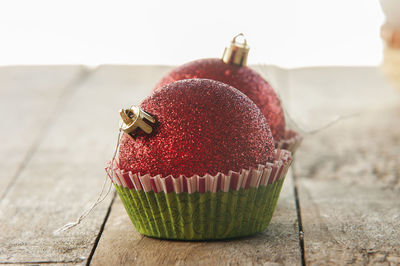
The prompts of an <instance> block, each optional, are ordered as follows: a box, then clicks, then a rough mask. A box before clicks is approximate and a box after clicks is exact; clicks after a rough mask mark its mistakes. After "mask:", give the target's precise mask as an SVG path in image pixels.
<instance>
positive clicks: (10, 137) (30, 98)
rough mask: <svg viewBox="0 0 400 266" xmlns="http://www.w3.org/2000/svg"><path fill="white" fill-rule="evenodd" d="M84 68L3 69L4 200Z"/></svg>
mask: <svg viewBox="0 0 400 266" xmlns="http://www.w3.org/2000/svg"><path fill="white" fill-rule="evenodd" d="M85 73H86V71H85V68H84V67H82V66H58V67H54V66H41V67H37V66H31V67H29V66H26V67H2V68H0V121H1V131H0V142H1V147H0V168H1V169H2V171H1V173H0V199H1V198H3V197H4V196H5V193H6V191H7V190H8V188H9V187H10V186H11V185H12V184H11V183H12V182H13V180H14V179H15V178H17V176H18V174H19V171H20V170H21V169H22V168H23V167H24V165H25V163H26V161H27V160H29V158H30V156H31V155H32V153H33V152H34V150H35V148H36V147H37V144H38V142H39V141H40V139H41V138H42V134H43V133H44V131H45V130H46V129H47V123H48V122H49V121H50V120H51V119H52V115H53V113H54V112H55V111H56V110H57V107H58V105H59V104H60V101H62V100H63V99H64V98H65V97H64V95H65V93H67V92H68V91H69V90H70V89H71V87H73V86H74V85H75V84H76V82H79V81H80V80H81V79H82V77H83V76H84V75H85Z"/></svg>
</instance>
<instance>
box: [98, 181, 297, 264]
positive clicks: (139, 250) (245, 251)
mask: <svg viewBox="0 0 400 266" xmlns="http://www.w3.org/2000/svg"><path fill="white" fill-rule="evenodd" d="M285 182H286V183H285V185H284V187H283V189H282V193H281V196H280V199H279V202H278V206H277V208H276V211H275V214H274V217H273V218H272V221H271V224H270V225H269V227H268V228H267V230H266V231H265V232H263V233H260V234H258V235H255V236H253V237H247V238H243V239H238V240H230V241H210V242H201V241H200V242H187V241H186V242H185V241H168V240H157V239H152V238H148V237H144V236H142V235H140V234H139V233H138V232H137V231H136V229H134V227H133V225H132V223H131V221H130V220H129V217H128V215H127V214H126V212H125V209H124V207H123V205H122V203H121V201H120V200H119V198H118V199H117V200H116V201H115V204H114V205H113V207H112V211H111V215H110V218H109V220H108V222H107V224H106V227H105V230H104V232H103V236H102V238H101V239H100V242H99V245H98V247H97V249H96V252H95V254H94V257H93V260H92V263H93V265H132V264H136V265H172V264H173V265H176V264H179V265H228V264H229V265H253V264H260V265H261V264H262V265H266V264H270V263H271V264H274V265H275V264H285V265H299V264H300V251H299V246H298V234H297V218H296V210H295V205H294V198H293V185H292V180H291V177H290V176H288V178H287V179H286V181H285Z"/></svg>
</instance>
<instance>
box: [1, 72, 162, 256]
mask: <svg viewBox="0 0 400 266" xmlns="http://www.w3.org/2000/svg"><path fill="white" fill-rule="evenodd" d="M124 69H125V70H124ZM157 69H158V68H150V69H149V68H146V67H143V68H141V67H138V68H135V67H133V68H127V69H126V68H123V67H122V69H119V68H118V67H107V66H105V67H102V68H100V69H98V70H97V71H95V72H94V73H93V74H91V76H90V77H89V78H88V79H87V80H86V82H83V83H81V84H78V86H77V87H76V88H71V89H72V91H71V95H69V97H68V99H67V100H66V101H65V102H64V104H63V106H60V108H59V109H57V110H56V114H57V115H56V117H55V118H54V119H53V121H52V123H51V125H49V129H48V130H47V131H46V132H45V133H44V134H43V136H41V137H42V138H43V139H42V141H41V142H40V143H39V145H38V147H37V149H36V151H35V152H34V154H32V158H31V159H30V160H29V162H28V163H27V165H26V166H25V168H24V169H23V170H22V171H21V173H20V174H19V177H18V179H17V180H16V181H15V183H14V185H13V186H12V187H11V188H10V189H9V191H8V193H7V195H6V196H5V197H4V198H3V200H2V201H1V202H0V214H1V215H0V243H1V245H0V262H1V263H22V262H39V261H41V262H54V263H55V262H62V263H68V262H71V263H82V262H85V261H86V260H87V258H88V256H89V254H90V252H91V250H92V247H93V245H94V243H95V240H96V237H97V236H98V234H99V231H100V226H101V225H102V223H103V222H104V217H105V215H106V212H107V210H108V208H109V205H110V202H111V198H112V197H108V198H107V199H106V200H105V202H103V203H102V204H101V205H99V207H98V208H96V209H95V210H94V211H93V212H92V213H91V214H90V215H89V216H88V217H87V218H86V219H85V220H84V222H82V223H81V225H79V226H78V227H76V228H74V229H72V230H70V231H68V232H65V233H63V234H60V235H53V234H52V233H53V231H54V230H55V229H57V228H59V227H60V226H62V225H64V224H65V223H66V222H70V221H73V220H74V219H76V218H77V217H78V216H79V215H80V214H81V213H82V212H83V211H84V210H85V209H87V208H88V207H89V206H90V205H91V204H92V203H93V202H94V201H95V200H96V198H97V195H98V193H99V192H100V189H101V186H102V183H103V180H104V179H105V173H104V166H105V163H106V161H107V160H109V159H110V158H111V155H112V152H113V147H114V145H115V141H116V137H117V128H118V110H119V108H121V107H124V105H123V104H124V103H125V104H132V102H133V101H134V102H138V101H139V100H140V98H142V97H144V95H146V94H147V93H148V91H149V90H150V89H151V86H152V83H153V79H154V78H153V75H157V74H158V72H157ZM163 70H164V68H162V69H161V71H163ZM153 71H155V72H153ZM105 72H106V73H107V74H105ZM158 75H161V73H160V74H158ZM46 101H51V99H46ZM11 115H12V116H13V118H14V121H15V122H17V118H18V117H16V116H15V114H14V115H13V114H11Z"/></svg>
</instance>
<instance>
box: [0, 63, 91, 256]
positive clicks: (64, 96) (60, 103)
mask: <svg viewBox="0 0 400 266" xmlns="http://www.w3.org/2000/svg"><path fill="white" fill-rule="evenodd" d="M96 70H97V68H95V69H93V70H90V69H89V68H87V67H83V68H82V71H81V72H80V74H79V75H78V77H76V78H75V79H73V80H72V81H71V82H69V83H68V84H67V85H66V86H65V87H64V88H63V89H62V92H61V93H60V95H59V96H58V98H57V104H56V106H57V108H56V109H55V110H52V112H49V115H48V117H47V118H46V119H45V120H46V121H47V123H45V126H44V127H43V128H42V130H41V131H40V133H39V134H38V135H37V138H36V139H35V140H34V141H33V143H32V145H31V147H30V148H29V150H28V151H27V153H26V155H25V156H24V159H23V160H22V162H21V163H20V165H19V166H18V168H17V170H16V172H15V174H14V176H13V178H12V179H11V182H10V183H9V184H8V185H7V188H6V190H5V191H4V193H3V195H1V196H0V201H2V200H3V199H4V198H5V197H6V196H7V194H8V192H9V191H10V190H11V188H12V187H13V186H14V184H15V182H16V180H17V179H18V177H19V176H20V174H21V172H22V171H23V170H24V169H25V167H26V166H27V165H28V163H29V161H30V160H31V158H32V157H33V155H34V154H35V152H36V150H37V149H38V147H39V145H40V143H41V142H42V140H43V139H44V137H45V135H46V133H47V132H48V130H49V129H50V127H51V125H52V124H53V123H54V121H55V120H56V119H57V113H58V112H59V111H60V110H61V109H62V108H63V107H64V106H65V104H66V103H67V102H68V100H69V98H70V97H71V96H72V95H73V93H74V92H75V91H76V90H77V88H78V87H79V85H80V84H82V83H83V82H85V81H86V80H87V79H88V78H89V77H90V76H91V75H92V74H93V73H94V72H95V71H96ZM0 263H2V262H0Z"/></svg>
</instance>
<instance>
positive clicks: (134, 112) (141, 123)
mask: <svg viewBox="0 0 400 266" xmlns="http://www.w3.org/2000/svg"><path fill="white" fill-rule="evenodd" d="M119 115H120V116H121V119H122V122H123V123H122V126H121V129H122V131H124V132H125V133H126V134H128V135H129V136H131V137H132V136H133V135H134V131H136V130H137V129H141V130H143V131H144V132H145V133H146V134H150V133H151V132H153V126H154V124H155V122H156V119H155V118H154V117H152V116H151V115H150V114H149V113H147V112H145V111H144V110H143V109H142V108H140V107H139V106H136V105H132V106H131V108H129V109H121V110H119Z"/></svg>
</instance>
